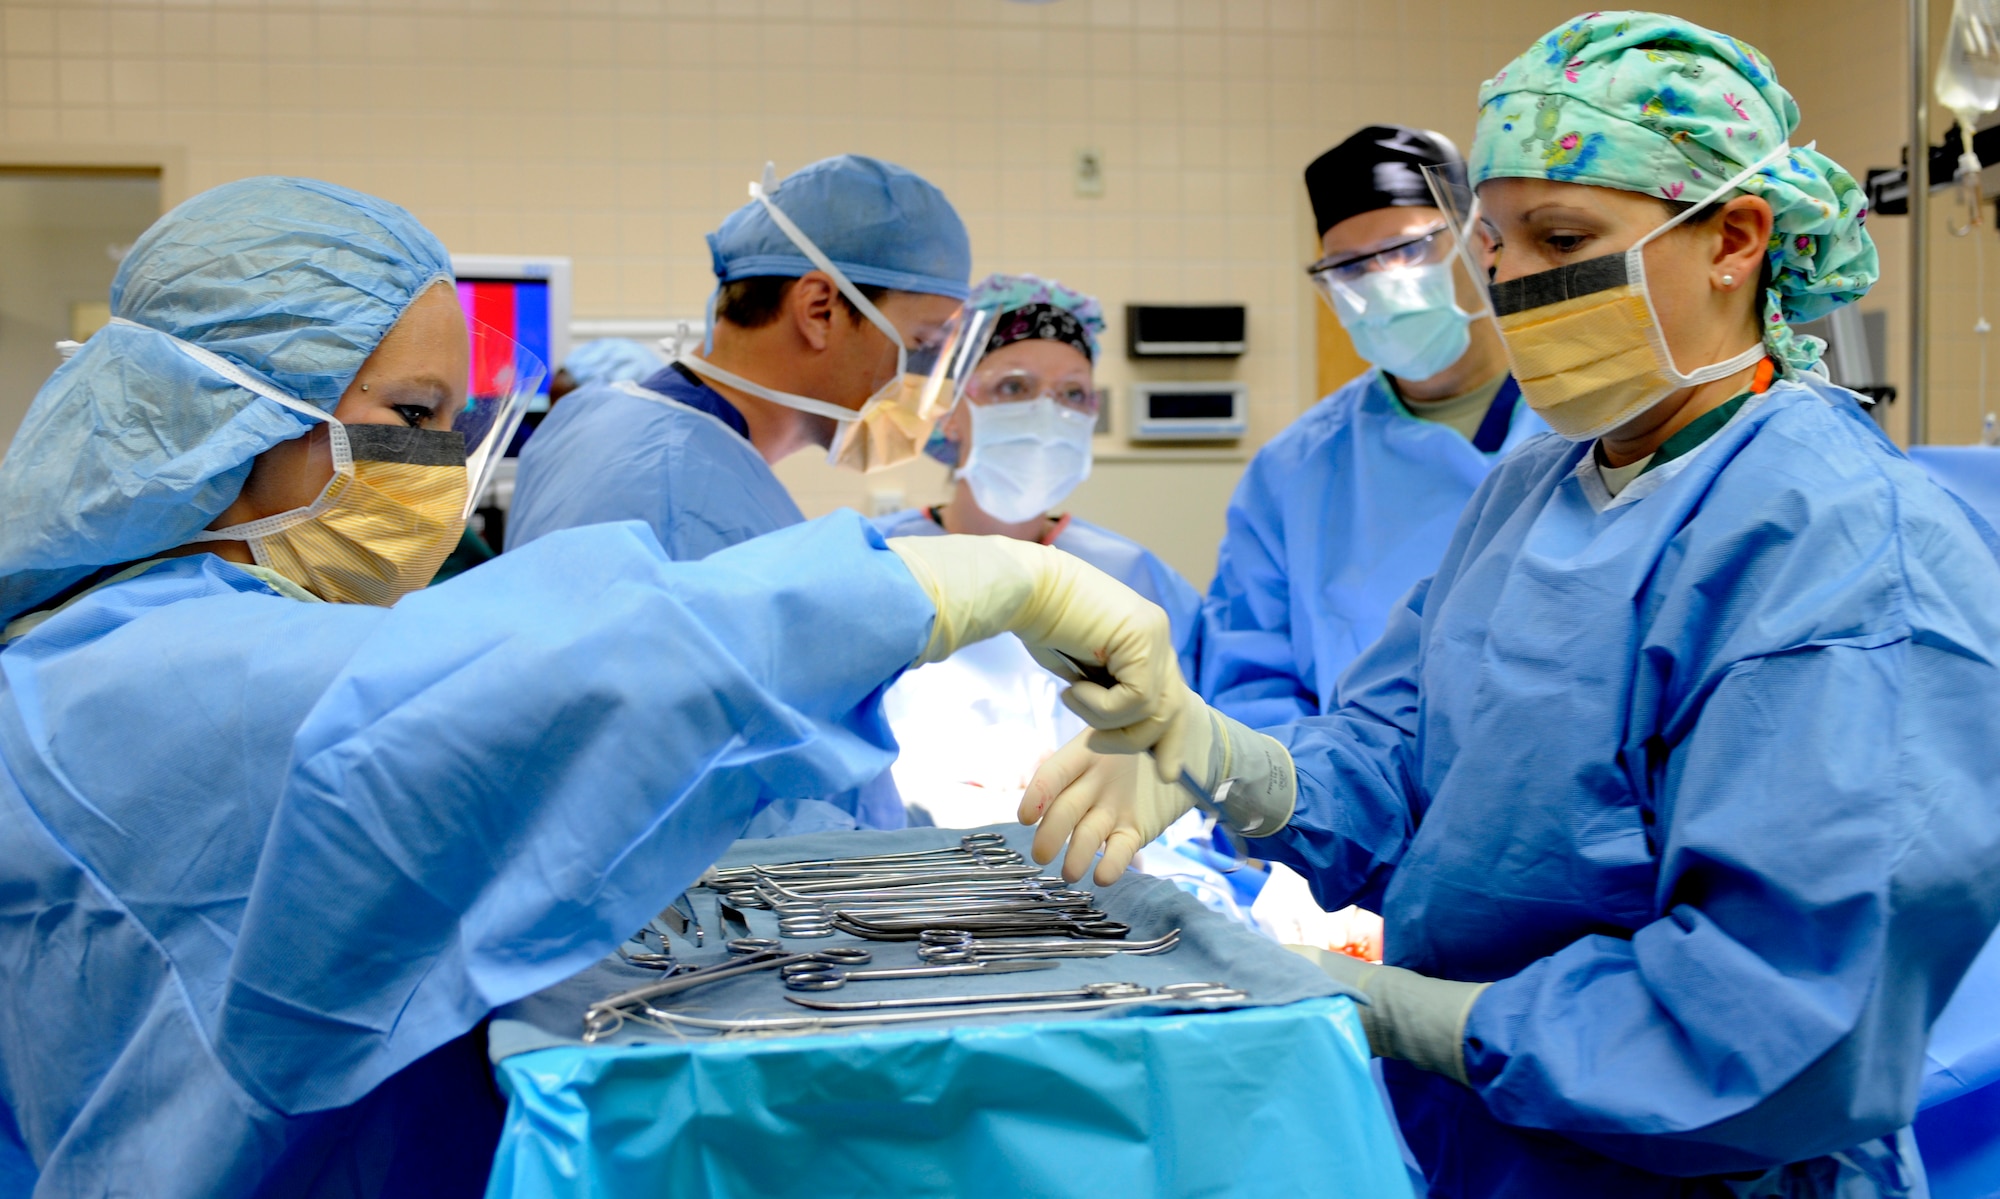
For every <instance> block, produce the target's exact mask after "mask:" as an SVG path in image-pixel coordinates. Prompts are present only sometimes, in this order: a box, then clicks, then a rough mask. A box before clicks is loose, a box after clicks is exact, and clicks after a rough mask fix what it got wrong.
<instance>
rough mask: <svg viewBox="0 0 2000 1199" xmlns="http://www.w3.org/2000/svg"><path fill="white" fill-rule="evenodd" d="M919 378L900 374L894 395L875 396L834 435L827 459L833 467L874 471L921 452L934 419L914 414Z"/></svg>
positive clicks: (921, 385)
mask: <svg viewBox="0 0 2000 1199" xmlns="http://www.w3.org/2000/svg"><path fill="white" fill-rule="evenodd" d="M926 382H927V380H926V379H925V378H924V377H923V376H922V375H907V374H906V375H904V376H903V378H902V386H901V387H900V388H898V389H897V393H896V394H895V395H893V396H891V395H878V396H876V397H875V398H874V399H872V400H870V401H869V402H868V404H867V406H866V407H864V408H862V409H861V415H860V418H859V419H857V420H855V421H853V422H852V423H850V424H846V425H842V426H841V428H840V432H839V433H838V434H836V435H835V436H834V439H833V447H832V449H831V450H830V451H829V453H828V455H827V456H828V458H829V459H830V460H831V461H832V463H833V464H834V465H835V466H844V467H846V468H848V469H849V470H859V471H874V470H882V469H883V468H885V467H890V466H896V465H899V464H900V463H904V462H908V461H910V460H911V459H913V458H915V457H916V456H917V455H918V454H920V453H922V452H923V449H924V443H925V442H926V441H929V440H930V436H931V429H932V427H933V426H935V425H936V424H937V419H936V418H935V417H932V418H929V419H926V418H925V417H924V416H922V415H920V414H919V412H918V405H919V404H920V403H922V400H923V394H924V385H925V383H926Z"/></svg>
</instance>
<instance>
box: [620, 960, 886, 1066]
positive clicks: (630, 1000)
mask: <svg viewBox="0 0 2000 1199" xmlns="http://www.w3.org/2000/svg"><path fill="white" fill-rule="evenodd" d="M728 948H729V952H730V954H731V955H732V957H733V958H734V960H732V961H728V962H724V963H722V964H720V965H715V966H705V967H702V968H699V969H695V970H686V971H680V972H677V973H675V974H674V975H673V976H671V977H669V978H665V979H662V980H660V981H659V982H656V983H652V984H649V985H647V986H643V987H635V988H633V989H632V990H630V991H621V992H619V993H618V994H616V995H612V996H610V997H608V998H605V999H601V1000H599V1001H598V1002H596V1003H593V1004H591V1005H590V1006H589V1007H587V1008H585V1009H584V1012H583V1040H584V1043H585V1044H589V1043H590V1042H593V1041H595V1040H597V1039H598V1038H599V1037H604V1036H608V1035H610V1034H611V1033H613V1032H616V1031H617V1030H618V1028H619V1026H620V1025H622V1024H623V1023H624V1022H625V1019H626V1017H627V1016H628V1015H630V1014H631V1013H629V1012H626V1011H623V1010H621V1009H624V1008H628V1007H631V1006H633V1005H635V1004H639V1005H649V1001H651V1000H654V999H658V998H659V997H661V996H662V995H673V994H676V993H678V992H681V991H687V990H691V989H693V988H695V987H699V986H702V985H704V984H707V983H712V982H720V981H722V980H723V979H725V978H734V977H736V976H737V975H740V974H751V973H754V972H756V971H758V970H772V969H776V968H778V967H781V966H784V965H786V964H788V963H791V962H805V961H813V960H818V961H822V962H827V963H829V964H831V965H834V966H865V965H867V964H868V963H869V962H870V961H871V960H873V957H874V955H873V954H871V953H869V952H868V951H867V950H866V949H862V948H861V947H859V946H850V947H836V948H833V949H825V950H821V951H819V952H817V953H785V952H783V951H782V950H780V949H778V948H777V947H776V946H775V943H773V942H771V941H768V940H762V939H759V938H754V937H746V938H742V939H739V940H736V941H732V942H730V943H729V947H728Z"/></svg>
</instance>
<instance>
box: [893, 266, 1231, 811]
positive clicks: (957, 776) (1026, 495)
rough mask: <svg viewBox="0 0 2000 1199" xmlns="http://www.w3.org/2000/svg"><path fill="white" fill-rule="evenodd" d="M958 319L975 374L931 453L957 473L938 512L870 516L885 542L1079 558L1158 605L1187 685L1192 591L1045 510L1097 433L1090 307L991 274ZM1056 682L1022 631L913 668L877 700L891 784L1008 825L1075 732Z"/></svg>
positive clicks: (1054, 287)
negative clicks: (889, 751)
mask: <svg viewBox="0 0 2000 1199" xmlns="http://www.w3.org/2000/svg"><path fill="white" fill-rule="evenodd" d="M966 307H967V309H968V310H969V311H971V312H975V313H986V314H990V317H991V321H990V324H986V325H982V326H981V329H982V332H981V334H980V336H982V337H984V338H985V339H986V340H985V346H984V347H983V349H982V351H981V353H980V356H979V359H978V365H977V366H976V367H975V368H974V369H973V370H972V371H971V373H970V376H969V378H968V379H967V380H966V384H965V391H964V393H963V395H962V396H961V397H960V398H959V399H958V402H957V403H956V405H955V406H953V407H952V409H951V410H950V412H948V413H947V414H946V416H945V417H944V419H943V420H942V421H941V422H940V424H939V426H938V428H937V431H936V432H935V433H934V434H933V435H932V437H931V440H930V443H929V445H928V446H927V447H926V452H927V453H929V454H930V455H931V456H932V457H933V458H936V459H938V460H940V461H942V462H944V463H946V464H947V465H949V466H951V467H952V468H953V470H954V476H955V479H954V481H955V488H954V490H953V492H952V497H951V500H950V502H949V503H945V504H939V505H937V506H935V507H931V508H909V509H905V510H903V511H901V512H896V513H892V514H890V515H888V516H884V517H879V518H877V519H876V521H875V527H876V528H878V529H880V530H881V531H882V535H883V536H885V537H891V538H898V537H941V536H943V535H945V534H946V533H972V534H989V535H998V536H1002V537H1013V538H1017V539H1019V540H1022V541H1033V542H1039V543H1041V544H1042V545H1048V546H1053V547H1055V548H1056V549H1059V550H1062V551H1063V552H1064V553H1068V554H1074V555H1076V556H1077V557H1079V558H1081V559H1083V560H1084V561H1086V562H1088V563H1090V564H1091V565H1092V566H1095V567H1097V568H1098V569H1099V570H1101V571H1103V572H1104V573H1106V574H1108V575H1110V576H1111V577H1112V578H1114V579H1117V580H1118V581H1119V582H1121V583H1124V584H1125V585H1126V586H1128V587H1130V588H1132V589H1133V590H1134V591H1136V592H1138V593H1139V594H1140V595H1143V596H1145V597H1146V598H1147V599H1149V600H1152V601H1153V602H1154V603H1156V604H1158V605H1160V607H1161V608H1163V609H1165V610H1166V613H1167V619H1168V622H1169V623H1170V625H1171V627H1172V629H1173V633H1174V645H1175V646H1176V648H1177V649H1179V650H1180V653H1181V662H1182V666H1183V668H1184V669H1186V670H1187V673H1188V675H1189V676H1190V677H1192V675H1193V673H1194V672H1193V670H1192V669H1191V667H1192V665H1193V663H1192V661H1191V653H1192V647H1193V643H1194V636H1195V633H1196V631H1197V628H1198V625H1199V621H1198V620H1197V616H1198V609H1199V607H1200V603H1201V600H1200V597H1199V596H1198V595H1196V594H1195V590H1194V588H1193V587H1191V586H1189V585H1188V582H1187V580H1185V579H1183V578H1181V576H1180V575H1179V574H1178V573H1177V572H1176V571H1175V570H1174V568H1173V567H1171V566H1168V565H1167V564H1166V563H1165V562H1162V561H1161V560H1160V559H1159V557H1158V556H1157V555H1156V554H1154V553H1153V552H1152V551H1151V550H1148V549H1147V548H1146V547H1144V546H1142V545H1140V544H1139V543H1138V542H1136V541H1133V540H1131V539H1129V538H1126V537H1121V536H1119V535H1118V534H1117V533H1114V532H1112V531H1111V530H1109V529H1106V528H1103V527H1101V526H1098V525H1094V524H1091V523H1090V522H1089V521H1086V520H1081V519H1079V518H1077V517H1075V516H1073V515H1071V514H1070V513H1067V512H1055V511H1054V509H1055V508H1056V507H1057V506H1058V505H1060V504H1061V503H1062V502H1063V501H1064V500H1065V499H1067V498H1068V497H1069V494H1070V492H1071V491H1073V490H1075V488H1076V486H1077V484H1079V483H1081V482H1083V480H1084V479H1085V478H1086V477H1087V476H1088V475H1089V473H1090V465H1091V436H1092V433H1093V431H1094V430H1095V428H1096V424H1097V405H1098V396H1097V388H1096V386H1095V384H1094V383H1093V382H1092V376H1091V369H1092V366H1093V364H1094V363H1095V362H1096V360H1097V350H1098V337H1099V335H1100V334H1102V333H1103V331H1104V318H1103V315H1102V313H1101V311H1100V310H1099V308H1098V304H1097V301H1096V300H1095V299H1094V298H1092V297H1090V296H1087V295H1084V294H1083V293H1081V292H1078V291H1074V290H1072V289H1070V288H1068V287H1065V286H1063V285H1062V284H1060V283H1057V282H1054V281H1053V280H1048V279H1041V278H1037V277H1036V276H1034V275H988V276H987V277H986V278H984V279H981V280H980V281H979V283H978V284H976V285H975V286H974V287H973V289H972V295H971V297H970V298H969V299H968V300H967V301H966ZM1061 686H1062V684H1061V682H1060V680H1058V679H1057V678H1056V677H1055V676H1054V675H1052V674H1050V673H1049V672H1048V671H1046V670H1044V669H1042V667H1040V666H1038V665H1037V664H1036V663H1035V660H1034V659H1033V658H1031V657H1030V656H1029V655H1028V651H1027V650H1026V649H1024V648H1023V647H1022V645H1021V643H1020V641H1019V640H1018V639H1017V638H1014V637H995V638H993V639H991V640H989V641H984V642H981V643H979V644H978V645H968V646H966V647H965V648H964V649H962V650H960V651H959V652H958V653H956V654H953V655H952V656H951V658H950V659H949V660H947V661H944V662H937V663H933V664H932V665H929V666H926V667H924V668H923V669H921V670H913V671H911V672H910V673H909V674H906V675H904V676H903V677H902V678H900V679H898V680H897V681H896V685H895V686H893V687H891V688H890V689H889V694H888V695H887V696H886V697H885V698H884V700H883V710H884V711H885V712H886V713H887V714H888V717H889V724H890V727H891V728H893V729H894V730H895V733H896V741H897V743H898V745H900V746H901V747H902V752H901V753H900V754H899V755H898V756H897V759H896V765H895V766H894V768H893V770H894V773H895V776H896V787H897V790H899V791H900V792H901V793H902V795H903V799H904V801H905V802H907V803H911V804H914V805H916V806H917V807H918V808H919V809H920V810H921V811H922V812H923V813H924V814H925V815H927V816H929V817H930V818H931V819H932V820H934V821H935V822H936V823H938V824H941V825H944V826H946V827H948V828H951V827H956V828H971V827H976V826H978V825H983V824H990V823H993V822H994V821H998V820H1006V819H1008V818H1010V817H1011V816H1013V814H1014V810H1015V808H1016V807H1017V806H1018V805H1019V803H1020V800H1021V789H1022V788H1023V787H1025V786H1027V785H1028V777H1029V776H1030V775H1032V774H1033V773H1034V770H1035V767H1036V766H1038V765H1040V764H1041V761H1042V759H1043V758H1045V757H1047V756H1048V755H1049V754H1051V753H1053V752H1054V751H1055V749H1056V747H1057V746H1059V745H1061V744H1062V743H1063V742H1065V741H1067V740H1069V739H1070V737H1072V736H1074V735H1075V734H1076V733H1077V732H1078V731H1080V730H1081V728H1082V725H1081V723H1080V722H1079V721H1078V720H1077V719H1076V717H1075V715H1073V714H1072V713H1071V712H1070V711H1069V710H1068V709H1066V708H1064V707H1063V706H1062V704H1061V703H1060V702H1058V701H1057V692H1058V691H1059V690H1060V689H1061Z"/></svg>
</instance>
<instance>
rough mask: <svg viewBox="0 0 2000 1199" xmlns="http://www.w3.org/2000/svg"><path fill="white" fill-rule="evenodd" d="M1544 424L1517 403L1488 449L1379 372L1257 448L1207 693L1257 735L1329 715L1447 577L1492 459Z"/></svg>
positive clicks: (1206, 651) (1206, 639)
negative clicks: (1465, 515) (1415, 598)
mask: <svg viewBox="0 0 2000 1199" xmlns="http://www.w3.org/2000/svg"><path fill="white" fill-rule="evenodd" d="M1547 429H1548V426H1547V425H1546V424H1544V423H1542V419H1541V418H1540V417H1538V416H1536V415H1535V414H1534V412H1532V411H1531V410H1530V409H1529V408H1528V406H1527V405H1526V404H1516V405H1515V406H1514V414H1513V419H1512V422H1511V424H1510V425H1509V427H1508V431H1507V437H1506V439H1505V440H1504V441H1503V442H1502V443H1501V446H1500V448H1499V450H1498V451H1497V452H1495V453H1492V454H1482V453H1480V452H1479V451H1478V450H1476V449H1474V448H1473V447H1472V443H1471V442H1469V441H1467V440H1466V439H1465V437H1464V436H1463V435H1462V434H1460V433H1459V432H1458V431H1457V430H1456V429H1453V428H1451V427H1449V426H1447V425H1441V424H1438V423H1436V422H1435V421H1427V420H1420V419H1418V418H1416V417H1414V416H1411V415H1410V414H1409V411H1408V410H1407V409H1405V408H1404V407H1403V404H1402V401H1400V400H1398V399H1397V398H1396V394H1395V392H1394V391H1393V390H1392V389H1391V388H1390V386H1389V383H1388V380H1387V379H1386V378H1385V377H1384V376H1383V374H1382V372H1381V371H1379V370H1370V371H1369V372H1368V373H1366V374H1364V375H1362V376H1360V377H1359V378H1357V379H1354V380H1352V381H1351V382H1349V383H1347V384H1346V385H1345V386H1343V387H1342V388H1341V389H1340V390H1338V391H1336V392H1334V393H1333V394H1332V395H1330V396H1327V397H1326V398H1325V399H1323V400H1321V401H1320V402H1319V403H1317V404H1315V405H1313V407H1312V408H1310V409H1309V410H1307V411H1306V413H1305V415H1303V416H1301V417H1299V419H1298V420H1296V421H1294V422H1293V423H1292V425H1291V426H1290V427H1289V428H1287V429H1286V430H1285V431H1284V432H1283V433H1280V434H1279V435H1278V436H1277V437H1275V438H1273V439H1272V440H1271V441H1270V443H1269V444H1267V445H1265V446H1264V448H1263V449H1261V450H1259V451H1257V456H1256V457H1255V458H1253V459H1251V462H1250V467H1249V469H1248V470H1247V471H1246V472H1245V473H1244V475H1243V480H1242V482H1240V483H1238V484H1237V487H1236V494H1235V496H1234V497H1232V498H1231V500H1230V502H1229V517H1228V531H1227V532H1226V533H1225V534H1224V536H1223V541H1222V549H1221V552H1220V553H1219V554H1218V555H1217V557H1216V569H1215V579H1214V581H1213V582H1212V583H1210V584H1209V589H1208V599H1207V601H1206V603H1205V605H1204V608H1203V622H1204V625H1205V627H1204V629H1203V632H1202V644H1201V658H1202V662H1201V673H1200V681H1199V683H1197V684H1196V686H1197V689H1198V690H1200V692H1201V694H1202V697H1203V698H1205V699H1207V700H1208V701H1209V702H1210V703H1212V704H1214V705H1215V706H1216V707H1217V708H1220V709H1221V710H1222V711H1224V712H1226V713H1228V714H1229V715H1231V716H1233V717H1235V718H1236V719H1238V720H1241V721H1243V722H1244V723H1245V724H1248V725H1251V726H1253V727H1261V726H1263V725H1269V724H1280V723H1283V722H1284V721H1287V720H1295V719H1297V718H1298V717H1301V716H1317V715H1318V714H1320V713H1321V712H1323V711H1326V710H1327V709H1328V708H1330V707H1331V706H1332V699H1333V688H1334V682H1335V680H1337V679H1338V678H1339V677H1340V672H1341V671H1342V670H1343V669H1345V668H1346V666H1347V664H1348V663H1349V662H1350V661H1352V660H1353V659H1354V656H1355V655H1356V654H1358V653H1360V652H1361V651H1362V649H1364V648H1365V647H1366V646H1367V645H1368V644H1369V643H1370V642H1372V641H1374V640H1375V638H1376V637H1378V636H1380V635H1381V632H1382V625H1383V622H1384V621H1385V620H1387V619H1388V615H1389V611H1390V609H1391V608H1393V607H1394V606H1395V604H1396V601H1397V600H1398V599H1400V598H1401V597H1402V595H1403V593H1404V592H1405V591H1408V590H1409V589H1410V585H1411V584H1412V583H1415V582H1416V581H1417V580H1418V579H1421V578H1423V577H1425V576H1426V575H1428V574H1430V573H1431V572H1432V571H1434V570H1436V569H1437V564H1438V559H1439V558H1440V557H1442V556H1443V555H1444V547H1445V545H1446V543H1447V542H1449V541H1450V540H1451V531H1452V529H1453V528H1454V527H1455V526H1456V525H1457V523H1458V515H1459V513H1460V512H1461V511H1463V510H1464V508H1465V503H1466V501H1467V500H1468V499H1470V498H1471V497H1472V493H1473V490H1474V489H1475V488H1477V487H1478V486H1479V484H1480V481H1481V480H1482V479H1484V478H1485V477H1486V474H1487V472H1488V471H1490V470H1491V469H1492V468H1493V464H1494V462H1495V461H1497V460H1498V459H1499V458H1500V457H1502V456H1504V455H1505V454H1507V453H1508V452H1509V451H1511V450H1512V449H1513V448H1514V447H1515V446H1517V445H1519V444H1521V443H1522V442H1523V441H1525V440H1527V439H1528V438H1530V437H1533V436H1534V435H1536V434H1537V433H1542V432H1545V431H1546V430H1547ZM1188 677H1189V678H1190V679H1193V678H1194V677H1195V676H1194V675H1189V676H1188Z"/></svg>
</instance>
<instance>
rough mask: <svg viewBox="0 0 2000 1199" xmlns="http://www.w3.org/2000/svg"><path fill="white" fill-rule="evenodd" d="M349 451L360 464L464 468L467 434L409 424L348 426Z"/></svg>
mask: <svg viewBox="0 0 2000 1199" xmlns="http://www.w3.org/2000/svg"><path fill="white" fill-rule="evenodd" d="M346 429H347V449H348V452H349V453H350V454H352V455H353V456H354V460H355V461H356V462H402V463H407V464H408V465H410V466H464V465H465V434H463V433H459V432H456V431H454V430H451V429H418V428H413V427H411V426H409V425H348V426H346Z"/></svg>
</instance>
